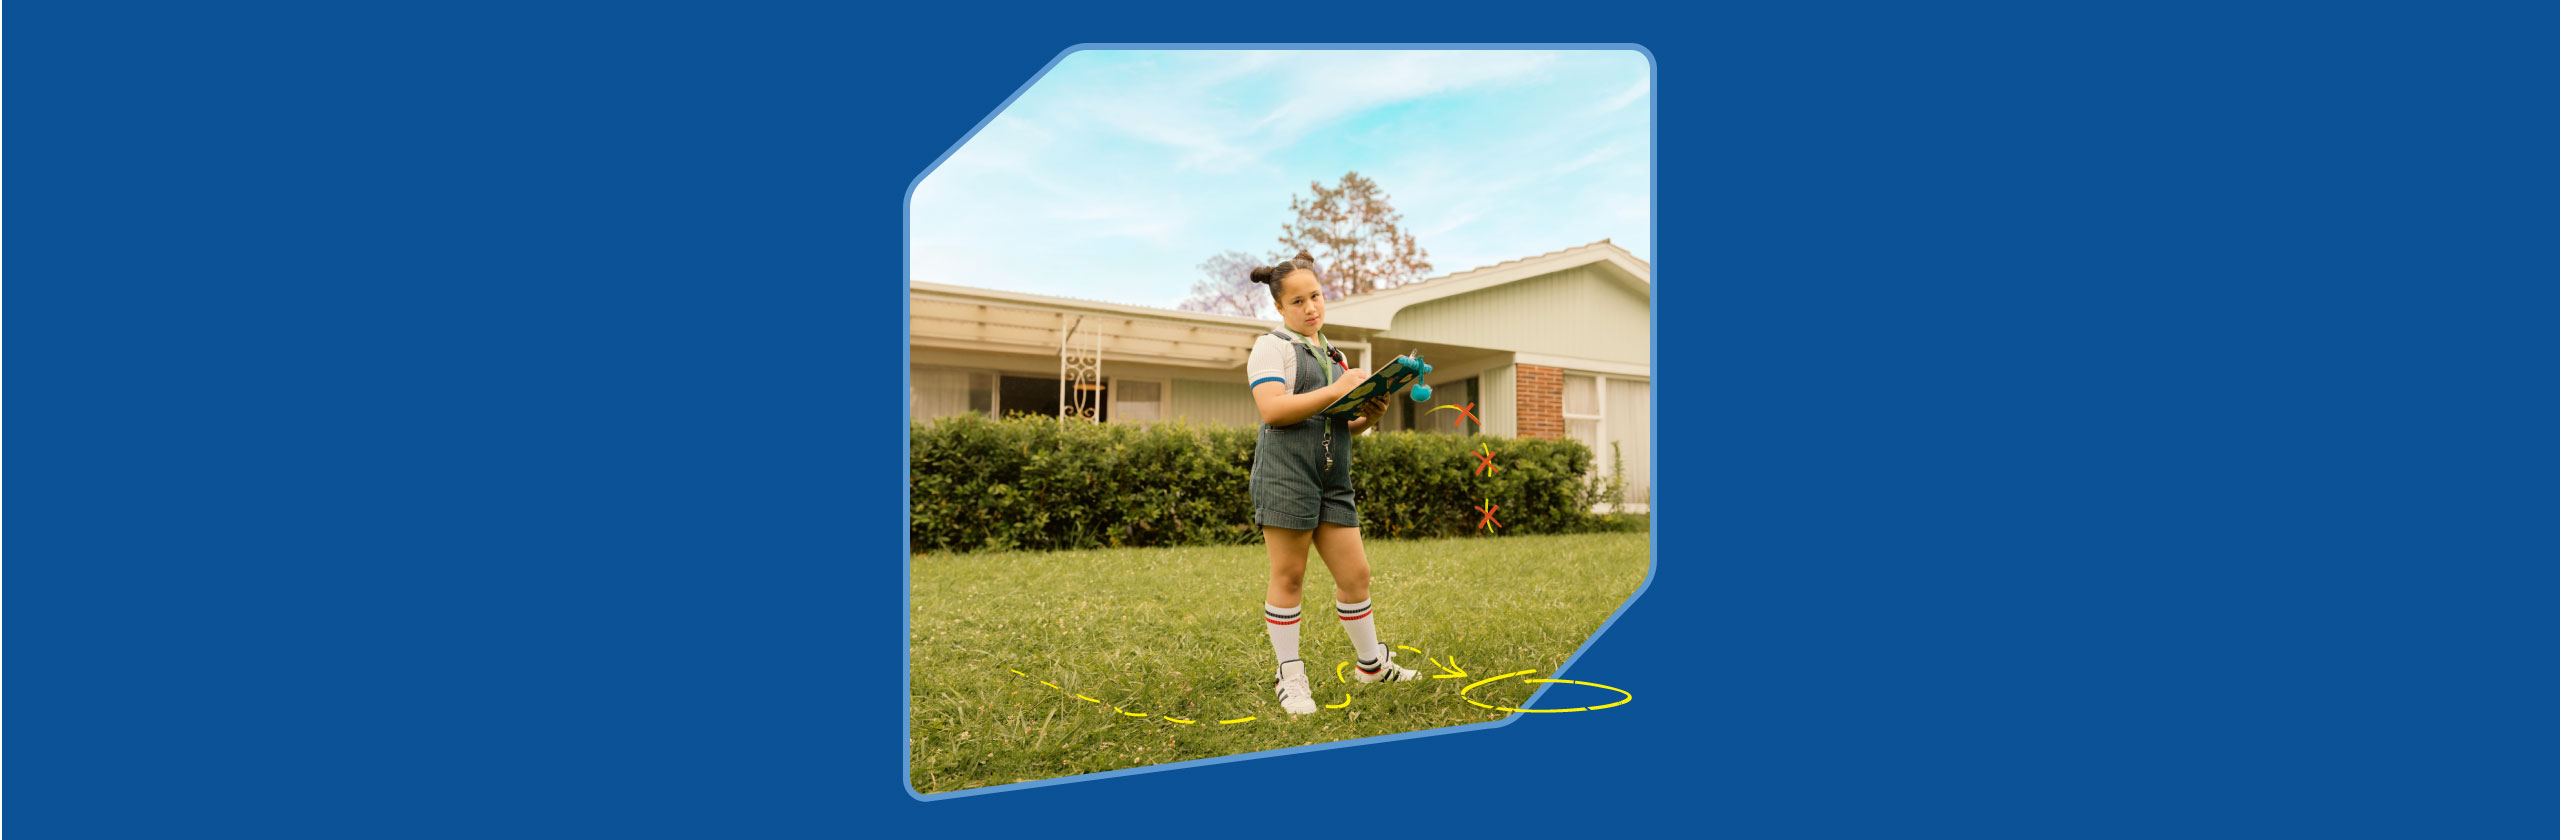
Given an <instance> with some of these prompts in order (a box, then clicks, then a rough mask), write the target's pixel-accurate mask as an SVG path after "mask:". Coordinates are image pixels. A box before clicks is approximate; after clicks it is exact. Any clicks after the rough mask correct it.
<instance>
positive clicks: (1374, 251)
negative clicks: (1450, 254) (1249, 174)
mask: <svg viewBox="0 0 2560 840" xmlns="http://www.w3.org/2000/svg"><path fill="white" fill-rule="evenodd" d="M1307 186H1308V187H1309V189H1310V190H1311V191H1312V192H1313V194H1312V195H1308V196H1294V195H1293V196H1290V197H1289V212H1290V213H1291V214H1292V215H1294V216H1296V219H1295V220H1294V221H1291V222H1290V223H1288V224H1284V225H1281V226H1280V253H1282V254H1295V253H1298V252H1300V251H1305V252H1307V253H1308V254H1310V255H1313V256H1314V257H1315V258H1316V267H1317V269H1318V270H1319V271H1320V272H1321V273H1322V275H1323V276H1324V279H1325V283H1326V291H1327V292H1328V294H1327V295H1326V296H1327V297H1331V298H1336V299H1339V298H1341V297H1343V296H1346V295H1356V294H1361V293H1364V292H1372V291H1377V290H1379V289H1392V288H1395V287H1397V286H1401V285H1404V284H1406V283H1411V282H1413V281H1416V280H1420V279H1422V278H1424V277H1426V276H1429V274H1430V273H1431V260H1430V259H1429V255H1428V254H1426V253H1424V252H1423V250H1422V246H1421V245H1418V244H1415V242H1414V241H1413V234H1410V233H1405V232H1404V231H1403V229H1402V227H1401V226H1400V225H1401V223H1402V222H1403V221H1404V214H1402V213H1398V212H1396V208H1395V205H1394V204H1392V203H1390V202H1389V201H1388V200H1387V194H1386V193H1385V192H1383V191H1380V190H1379V189H1378V182H1376V181H1372V180H1369V179H1368V178H1364V177H1361V175H1360V173H1358V172H1345V173H1342V182H1341V183H1339V184H1336V185H1334V186H1333V187H1331V188H1327V187H1325V185H1324V183H1323V182H1321V181H1314V182H1309V183H1308V185H1307ZM1273 261H1274V262H1277V261H1278V259H1276V258H1275V259H1274V260H1273Z"/></svg>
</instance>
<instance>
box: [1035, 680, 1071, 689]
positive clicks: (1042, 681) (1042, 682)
mask: <svg viewBox="0 0 2560 840" xmlns="http://www.w3.org/2000/svg"><path fill="white" fill-rule="evenodd" d="M1040 684H1041V685H1045V686H1048V687H1050V688H1058V684H1057V683H1053V682H1050V681H1048V680H1041V681H1040ZM1058 690H1059V691H1065V690H1066V689H1063V688H1058Z"/></svg>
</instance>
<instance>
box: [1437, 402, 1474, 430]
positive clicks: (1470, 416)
mask: <svg viewBox="0 0 2560 840" xmlns="http://www.w3.org/2000/svg"><path fill="white" fill-rule="evenodd" d="M1474 407H1476V404H1475V403H1467V405H1466V408H1460V407H1457V406H1454V405H1444V406H1440V407H1439V408H1434V409H1432V410H1431V411H1440V410H1443V409H1446V410H1449V411H1455V412H1457V413H1458V419H1455V420H1451V421H1449V425H1451V426H1464V425H1466V424H1467V421H1469V420H1475V421H1476V425H1478V426H1482V425H1484V421H1482V420H1476V415H1475V412H1472V411H1468V410H1467V409H1468V408H1474ZM1431 411H1425V412H1423V413H1424V414H1429V413H1431Z"/></svg>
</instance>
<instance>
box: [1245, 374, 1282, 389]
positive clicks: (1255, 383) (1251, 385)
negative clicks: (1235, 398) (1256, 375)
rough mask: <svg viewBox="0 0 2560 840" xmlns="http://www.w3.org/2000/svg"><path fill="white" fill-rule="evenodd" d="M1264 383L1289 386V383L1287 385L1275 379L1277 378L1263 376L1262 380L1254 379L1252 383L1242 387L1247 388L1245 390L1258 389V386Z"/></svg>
mask: <svg viewBox="0 0 2560 840" xmlns="http://www.w3.org/2000/svg"><path fill="white" fill-rule="evenodd" d="M1265 382H1279V383H1280V384H1282V385H1287V384H1289V383H1287V382H1282V381H1281V380H1280V377H1277V376H1265V377H1263V378H1261V379H1256V380H1254V381H1252V382H1251V383H1248V384H1246V385H1245V386H1244V387H1245V388H1247V389H1252V388H1256V387H1260V386H1261V385H1262V383H1265Z"/></svg>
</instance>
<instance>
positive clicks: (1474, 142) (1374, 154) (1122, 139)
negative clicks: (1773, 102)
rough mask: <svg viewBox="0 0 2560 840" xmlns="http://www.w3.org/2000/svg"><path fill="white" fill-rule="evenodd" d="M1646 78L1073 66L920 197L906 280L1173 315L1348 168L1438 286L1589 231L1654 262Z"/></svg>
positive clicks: (1334, 58)
mask: <svg viewBox="0 0 2560 840" xmlns="http://www.w3.org/2000/svg"><path fill="white" fill-rule="evenodd" d="M1650 77H1651V68H1650V67H1649V66H1648V65H1647V64H1646V62H1645V58H1644V56H1643V55H1642V54H1639V53H1635V52H1631V51H1510V50H1505V51H1454V50H1418V51H1384V50H1340V51H1277V52H1246V51H1128V50H1114V51H1099V50H1089V51H1085V52H1078V53H1074V54H1072V55H1069V56H1067V57H1066V58H1065V59H1064V60H1062V61H1060V62H1058V64H1057V66H1056V67H1054V68H1051V70H1050V71H1049V74H1048V75H1046V76H1043V77H1041V78H1040V81H1039V83H1038V84H1035V85H1033V86H1032V87H1031V89H1030V90H1028V91H1025V92H1023V94H1022V96H1021V97H1020V98H1017V99H1015V100H1014V101H1013V103H1012V104H1011V105H1008V106H1006V107H1005V109H1004V111H1003V113H1001V114H998V115H997V116H996V117H995V119H994V120H992V121H990V122H989V123H988V124H987V126H986V128H985V129H983V130H981V131H979V132H978V134H977V135H976V136H974V137H971V138H969V141H968V143H967V144H966V145H963V146H962V147H961V148H960V149H959V150H958V151H956V152H953V153H952V154H951V156H950V157H949V158H948V159H945V160H944V161H943V162H942V165H941V166H940V167H939V168H937V169H935V170H933V172H932V174H930V175H927V176H926V177H925V179H924V181H923V182H922V183H920V184H918V185H917V186H916V190H915V195H914V199H913V204H912V205H911V208H910V216H909V221H910V227H909V229H910V236H911V237H912V239H911V245H912V248H911V258H912V260H913V262H912V263H911V269H912V274H911V275H910V276H911V277H912V278H913V279H915V280H917V281H920V282H927V283H949V284H954V285H962V286H977V287H983V288H992V289H1004V290H1009V291H1018V292H1031V293H1036V294H1045V295H1059V296H1065V297H1078V298H1087V299H1092V300H1103V301H1111V302H1116V303H1128V304H1136V305H1140V306H1156V307H1167V308H1170V307H1172V306H1173V305H1174V304H1175V303H1177V302H1179V301H1181V300H1182V298H1183V297H1184V296H1185V295H1186V294H1188V293H1189V291H1190V289H1191V284H1192V283H1193V282H1194V281H1196V280H1199V279H1201V277H1202V275H1201V274H1200V271H1199V269H1198V266H1199V264H1200V262H1201V261H1202V260H1204V259H1207V258H1208V257H1209V256H1211V255H1213V254H1216V253H1219V252H1222V251H1228V250H1236V251H1243V252H1245V253H1247V254H1251V255H1253V256H1256V257H1263V256H1267V255H1269V254H1270V253H1271V252H1272V251H1273V250H1275V249H1276V248H1278V236H1279V234H1280V226H1281V225H1282V224H1283V223H1284V222H1287V221H1288V220H1289V219H1290V218H1291V216H1290V213H1289V199H1290V197H1291V196H1293V195H1306V194H1307V193H1308V185H1309V182H1312V181H1322V182H1324V183H1325V184H1327V185H1328V186H1330V185H1332V184H1333V183H1335V182H1336V181H1337V180H1339V179H1340V178H1341V177H1342V174H1343V173H1345V172H1350V171H1357V172H1359V173H1361V174H1363V175H1366V176H1368V177H1369V178H1371V179H1372V180H1375V181H1376V182H1377V183H1378V186H1379V188H1380V189H1381V190H1383V191H1385V192H1386V194H1387V195H1388V197H1389V199H1390V200H1391V201H1392V203H1393V204H1394V206H1395V208H1396V209H1397V210H1398V211H1400V212H1402V213H1403V214H1404V226H1405V230H1407V231H1408V232H1411V233H1413V234H1414V235H1415V237H1416V238H1417V239H1418V240H1419V241H1420V243H1421V245H1422V247H1423V249H1424V250H1426V251H1427V252H1428V253H1429V257H1430V260H1431V263H1432V270H1431V272H1430V274H1431V276H1439V275H1443V274H1450V273H1454V272H1458V271H1464V270H1466V269H1470V268H1476V267H1480V266H1485V265H1491V264H1493V263H1498V262H1502V261H1504V260H1511V259H1518V258H1520V257H1526V256H1532V255H1536V254H1541V253H1545V252H1548V251H1553V250H1556V249H1559V248H1567V247H1571V246H1575V245H1582V244H1586V243H1590V242H1594V241H1598V240H1601V239H1608V240H1611V241H1613V242H1615V243H1616V244H1617V245H1618V246H1619V247H1622V248H1625V249H1627V250H1628V251H1630V252H1633V253H1634V254H1635V255H1636V256H1637V257H1639V258H1643V259H1647V260H1650V259H1652V258H1653V255H1652V248H1653V242H1652V238H1651V236H1650V235H1649V230H1648V229H1649V228H1650V226H1651V214H1652V208H1651V206H1650V202H1649V193H1650V190H1651V180H1652V175H1651V172H1650V169H1649V167H1650V160H1651V157H1652V156H1651V139H1650V137H1649V136H1648V135H1649V134H1650V131H1651V129H1650V125H1649V121H1650V119H1651V116H1650V114H1651V112H1652V93H1653V92H1652V89H1651V87H1650V84H1649V79H1650Z"/></svg>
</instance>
